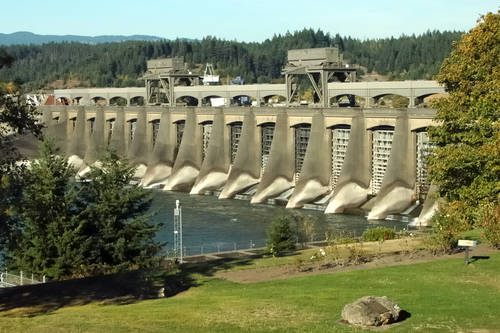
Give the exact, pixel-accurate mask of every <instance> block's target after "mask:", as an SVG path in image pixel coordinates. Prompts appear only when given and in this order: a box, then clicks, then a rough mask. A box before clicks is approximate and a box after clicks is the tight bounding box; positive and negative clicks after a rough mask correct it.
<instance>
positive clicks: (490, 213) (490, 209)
mask: <svg viewBox="0 0 500 333" xmlns="http://www.w3.org/2000/svg"><path fill="white" fill-rule="evenodd" d="M478 222H479V223H480V224H481V227H482V229H483V231H484V234H483V235H484V237H485V238H486V240H487V241H488V243H489V244H490V245H491V246H493V247H495V248H500V203H496V204H493V203H489V204H487V205H485V206H484V207H483V208H482V209H481V212H480V214H479V221H478Z"/></svg>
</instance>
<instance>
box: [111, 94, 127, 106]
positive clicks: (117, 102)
mask: <svg viewBox="0 0 500 333" xmlns="http://www.w3.org/2000/svg"><path fill="white" fill-rule="evenodd" d="M109 105H112V106H127V100H126V99H125V98H123V97H121V96H116V97H113V98H111V99H110V100H109Z"/></svg>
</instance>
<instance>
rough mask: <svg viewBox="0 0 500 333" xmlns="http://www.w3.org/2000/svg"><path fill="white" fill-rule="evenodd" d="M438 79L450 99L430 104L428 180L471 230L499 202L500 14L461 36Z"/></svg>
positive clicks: (488, 18) (483, 20) (490, 16)
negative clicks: (484, 211) (431, 143)
mask: <svg viewBox="0 0 500 333" xmlns="http://www.w3.org/2000/svg"><path fill="white" fill-rule="evenodd" d="M437 78H438V81H439V82H440V83H441V84H443V85H444V86H445V89H446V90H447V92H449V96H448V97H446V98H443V99H439V100H437V102H435V103H434V106H435V107H436V108H437V110H438V111H437V117H436V118H437V121H438V122H439V126H436V127H432V128H430V130H429V133H430V135H431V138H432V140H433V141H434V142H435V143H436V144H437V148H436V149H435V150H434V155H433V156H432V158H431V160H430V175H431V177H432V180H433V182H434V183H435V184H436V185H438V186H439V195H440V196H441V197H443V198H445V199H446V200H447V201H448V202H449V203H450V204H451V205H452V206H453V207H458V208H459V210H460V212H457V214H458V215H460V216H462V217H463V218H462V219H466V220H467V221H466V222H467V223H466V225H468V226H469V227H472V226H473V225H474V224H475V223H478V222H479V221H477V216H479V214H478V212H479V211H481V210H482V209H483V208H484V207H485V206H486V205H490V204H491V203H493V206H492V207H495V206H497V205H498V204H499V199H500V197H499V196H500V121H499V119H500V12H498V13H496V14H493V13H489V14H487V15H485V16H483V17H481V19H480V21H479V24H478V26H477V27H475V28H473V29H472V30H471V31H470V32H469V33H467V34H464V35H463V36H462V39H461V41H460V42H458V43H457V44H456V45H455V48H454V50H453V51H452V52H451V54H450V56H449V57H448V58H447V59H445V61H444V63H443V66H442V68H441V71H440V73H439V75H438V77H437ZM454 202H455V203H454ZM492 209H495V208H492ZM462 222H463V221H462ZM462 222H461V224H462Z"/></svg>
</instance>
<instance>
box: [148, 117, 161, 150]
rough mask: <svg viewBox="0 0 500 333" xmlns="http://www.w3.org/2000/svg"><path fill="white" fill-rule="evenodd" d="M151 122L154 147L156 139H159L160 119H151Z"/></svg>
mask: <svg viewBox="0 0 500 333" xmlns="http://www.w3.org/2000/svg"><path fill="white" fill-rule="evenodd" d="M150 123H151V140H152V143H153V147H154V146H155V145H156V140H157V139H158V132H159V131H160V119H154V120H151V121H150Z"/></svg>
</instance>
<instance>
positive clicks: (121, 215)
mask: <svg viewBox="0 0 500 333" xmlns="http://www.w3.org/2000/svg"><path fill="white" fill-rule="evenodd" d="M134 171H135V169H134V168H133V167H132V166H131V165H130V164H129V163H128V162H127V161H125V160H120V159H118V157H117V155H116V154H114V153H108V154H107V156H106V157H105V158H104V159H103V161H102V165H100V166H99V167H92V168H91V172H90V174H89V177H88V179H89V182H87V183H85V184H84V185H83V188H82V191H81V194H82V195H81V197H80V203H79V206H80V207H82V212H81V213H80V214H79V216H78V218H79V220H80V227H79V231H78V232H79V237H81V238H82V244H81V245H82V253H83V258H84V260H83V262H82V265H81V266H80V272H79V273H80V274H82V275H94V274H104V273H112V272H119V271H124V270H128V269H134V268H142V267H148V266H150V265H153V264H154V263H155V262H156V261H157V260H158V259H159V256H158V254H159V252H160V250H161V248H162V246H163V244H162V243H160V242H158V241H156V240H155V235H156V232H157V231H158V230H159V228H160V227H161V225H153V224H152V223H151V222H150V217H151V216H150V214H148V213H147V212H148V209H149V208H150V205H151V201H152V199H151V196H150V194H149V193H148V192H147V191H146V190H144V189H142V188H141V187H139V186H136V185H130V184H129V183H130V181H131V180H132V176H133V174H134Z"/></svg>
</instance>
